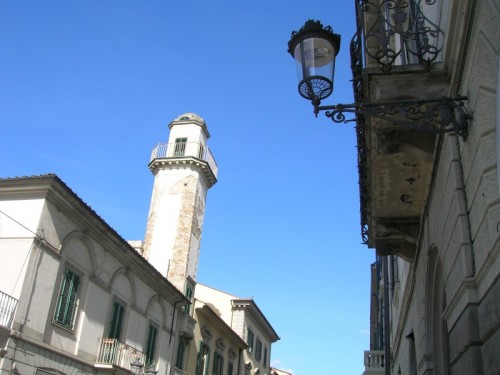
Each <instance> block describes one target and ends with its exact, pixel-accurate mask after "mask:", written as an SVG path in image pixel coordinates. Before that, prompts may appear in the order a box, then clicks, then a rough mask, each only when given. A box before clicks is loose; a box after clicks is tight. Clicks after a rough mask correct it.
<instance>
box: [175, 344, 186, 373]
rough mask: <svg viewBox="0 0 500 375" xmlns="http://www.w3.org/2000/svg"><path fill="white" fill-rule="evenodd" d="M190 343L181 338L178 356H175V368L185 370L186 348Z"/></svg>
mask: <svg viewBox="0 0 500 375" xmlns="http://www.w3.org/2000/svg"><path fill="white" fill-rule="evenodd" d="M187 347H188V344H187V342H186V341H185V340H183V339H180V340H179V345H177V356H176V357H175V368H176V369H179V370H184V366H185V362H186V360H185V357H186V349H187Z"/></svg>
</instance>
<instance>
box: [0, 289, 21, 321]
mask: <svg viewBox="0 0 500 375" xmlns="http://www.w3.org/2000/svg"><path fill="white" fill-rule="evenodd" d="M16 307H17V299H15V298H14V297H11V296H9V295H8V294H6V293H4V292H2V291H0V326H1V327H6V328H9V329H10V328H12V322H13V321H14V313H15V312H16Z"/></svg>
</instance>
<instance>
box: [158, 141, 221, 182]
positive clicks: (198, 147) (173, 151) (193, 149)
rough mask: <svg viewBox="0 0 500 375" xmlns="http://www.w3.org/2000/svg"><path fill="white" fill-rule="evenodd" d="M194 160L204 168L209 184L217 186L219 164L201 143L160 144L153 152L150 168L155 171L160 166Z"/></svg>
mask: <svg viewBox="0 0 500 375" xmlns="http://www.w3.org/2000/svg"><path fill="white" fill-rule="evenodd" d="M165 159H168V160H165ZM190 159H191V161H190ZM192 159H194V161H195V163H198V165H199V166H200V167H201V168H202V170H203V173H204V174H205V176H206V177H207V178H208V181H209V183H210V184H212V185H213V184H215V182H216V181H217V173H218V166H217V163H216V161H215V159H214V157H213V155H212V153H211V152H210V149H209V148H208V147H207V146H205V145H203V144H201V143H199V142H175V143H158V145H156V147H155V148H154V149H153V151H152V152H151V160H150V162H149V168H150V169H153V168H154V167H156V166H157V165H158V164H160V165H163V164H179V163H186V162H192V161H193V160H192Z"/></svg>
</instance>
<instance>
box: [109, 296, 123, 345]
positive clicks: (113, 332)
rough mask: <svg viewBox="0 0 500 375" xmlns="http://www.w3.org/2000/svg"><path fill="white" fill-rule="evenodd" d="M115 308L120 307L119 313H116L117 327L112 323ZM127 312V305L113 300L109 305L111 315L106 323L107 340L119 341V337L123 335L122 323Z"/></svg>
mask: <svg viewBox="0 0 500 375" xmlns="http://www.w3.org/2000/svg"><path fill="white" fill-rule="evenodd" d="M115 306H119V307H121V308H122V309H121V312H120V311H118V314H120V316H119V325H118V326H117V325H116V322H114V319H115V312H116V311H115ZM126 311H127V304H126V303H124V302H122V301H120V300H118V299H116V298H114V299H113V303H112V305H111V315H110V317H109V321H108V335H107V336H106V337H107V338H110V339H115V340H117V341H120V340H121V336H122V333H123V322H124V320H125V314H126Z"/></svg>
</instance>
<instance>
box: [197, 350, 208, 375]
mask: <svg viewBox="0 0 500 375" xmlns="http://www.w3.org/2000/svg"><path fill="white" fill-rule="evenodd" d="M209 362H210V348H209V347H208V345H205V344H204V343H203V342H200V351H199V352H198V358H197V360H196V375H208V364H209Z"/></svg>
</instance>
